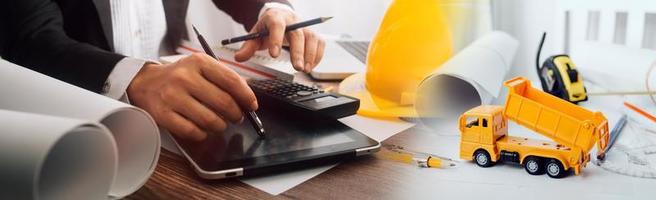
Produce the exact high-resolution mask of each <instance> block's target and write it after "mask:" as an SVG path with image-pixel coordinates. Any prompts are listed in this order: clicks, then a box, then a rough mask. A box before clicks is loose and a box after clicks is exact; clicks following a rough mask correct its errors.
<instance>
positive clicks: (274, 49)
mask: <svg viewBox="0 0 656 200" xmlns="http://www.w3.org/2000/svg"><path fill="white" fill-rule="evenodd" d="M267 19H268V20H267V21H266V22H265V24H266V29H267V30H269V37H267V39H266V40H265V42H264V45H265V46H266V47H267V48H269V55H271V57H274V58H277V57H278V56H280V48H282V42H283V40H284V39H285V26H286V23H285V20H284V19H283V18H282V17H270V18H267Z"/></svg>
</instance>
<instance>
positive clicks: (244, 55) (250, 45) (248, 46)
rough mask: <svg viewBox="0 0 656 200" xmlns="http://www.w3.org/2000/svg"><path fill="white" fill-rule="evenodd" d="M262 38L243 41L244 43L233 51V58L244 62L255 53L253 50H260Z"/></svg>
mask: <svg viewBox="0 0 656 200" xmlns="http://www.w3.org/2000/svg"><path fill="white" fill-rule="evenodd" d="M261 42H262V40H260V39H256V40H249V41H246V42H244V44H242V45H241V48H240V49H239V50H238V51H237V53H235V60H236V61H237V62H244V61H247V60H248V59H250V58H251V57H253V55H255V52H257V50H260V47H261V44H260V43H261Z"/></svg>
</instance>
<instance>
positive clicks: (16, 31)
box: [0, 0, 289, 93]
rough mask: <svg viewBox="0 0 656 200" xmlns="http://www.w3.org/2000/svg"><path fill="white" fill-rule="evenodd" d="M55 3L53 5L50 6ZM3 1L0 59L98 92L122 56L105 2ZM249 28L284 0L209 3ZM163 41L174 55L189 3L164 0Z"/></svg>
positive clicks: (183, 32) (184, 32)
mask: <svg viewBox="0 0 656 200" xmlns="http://www.w3.org/2000/svg"><path fill="white" fill-rule="evenodd" d="M53 1H54V2H53ZM53 1H50V0H2V3H1V4H0V5H2V6H1V7H0V56H2V58H4V59H6V60H8V61H10V62H13V63H16V64H18V65H21V66H24V67H28V68H30V69H32V70H35V71H37V72H40V73H43V74H46V75H48V76H51V77H54V78H57V79H60V80H63V81H65V82H68V83H71V84H73V85H77V86H79V87H82V88H85V89H88V90H91V91H94V92H97V93H100V92H102V88H103V85H104V83H105V81H106V79H107V77H108V76H109V74H110V73H111V71H112V70H113V68H114V66H115V65H116V63H118V62H119V61H120V60H121V59H123V58H124V56H123V55H119V54H116V53H112V52H113V51H114V47H113V35H112V26H111V24H112V22H111V14H110V13H111V10H110V6H109V0H53ZM213 1H214V4H215V5H216V6H217V7H218V8H219V9H221V10H223V11H224V12H226V13H228V14H229V15H230V16H231V17H232V18H233V19H234V20H235V21H237V22H238V23H241V24H243V25H244V27H245V28H246V30H249V29H250V28H251V27H252V26H253V25H254V24H255V23H256V22H257V14H258V13H259V11H260V9H261V8H262V6H264V4H265V3H267V2H280V3H285V4H288V5H289V3H288V2H287V1H286V0H213ZM162 2H163V6H164V13H165V15H166V24H167V32H166V36H165V42H166V45H167V47H168V49H169V50H171V51H173V50H174V49H175V47H177V46H178V45H179V43H180V41H181V40H182V39H185V38H187V28H186V27H187V26H186V24H185V18H186V13H187V8H188V5H189V0H162Z"/></svg>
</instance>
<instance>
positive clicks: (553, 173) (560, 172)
mask: <svg viewBox="0 0 656 200" xmlns="http://www.w3.org/2000/svg"><path fill="white" fill-rule="evenodd" d="M545 166H546V171H547V175H549V177H551V178H563V177H565V175H566V173H567V170H566V169H565V167H563V164H562V163H560V161H558V160H556V159H549V161H547V164H546V165H545Z"/></svg>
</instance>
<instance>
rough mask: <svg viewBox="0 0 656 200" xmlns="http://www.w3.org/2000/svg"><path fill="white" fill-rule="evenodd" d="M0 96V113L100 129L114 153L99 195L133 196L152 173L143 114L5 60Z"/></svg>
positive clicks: (156, 146)
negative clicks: (109, 178) (105, 189)
mask: <svg viewBox="0 0 656 200" xmlns="http://www.w3.org/2000/svg"><path fill="white" fill-rule="evenodd" d="M0 94H2V98H0V109H5V110H13V111H18V112H26V113H34V114H41V115H51V116H58V117H65V118H72V119H81V120H85V121H91V122H94V123H99V124H102V125H104V126H106V127H107V129H109V131H110V132H111V133H112V136H113V138H114V140H115V142H116V145H117V149H118V169H117V171H116V177H115V179H114V182H113V184H112V186H111V188H110V190H109V193H108V194H105V195H109V198H121V197H124V196H126V195H129V194H131V193H133V192H134V191H136V190H137V189H139V188H140V187H141V186H142V185H143V184H145V182H146V180H148V178H149V177H150V175H151V174H152V173H153V171H154V169H155V166H156V164H157V159H158V157H159V151H160V138H159V130H158V129H157V126H156V124H155V122H154V121H153V119H152V118H151V117H150V116H149V115H148V114H147V113H146V112H145V111H143V110H141V109H139V108H136V107H134V106H131V105H129V104H125V103H122V102H119V101H116V100H113V99H110V98H107V97H104V96H102V95H99V94H96V93H93V92H90V91H87V90H84V89H81V88H78V87H76V86H73V85H70V84H67V83H65V82H62V81H59V80H56V79H53V78H50V77H48V76H45V75H43V74H39V73H37V72H34V71H31V70H29V69H26V68H23V67H20V66H17V65H14V64H11V63H8V62H6V61H0ZM33 125H35V126H45V125H43V124H37V123H35V124H33ZM30 134H31V133H30ZM0 140H3V139H2V135H0ZM3 162H4V161H3Z"/></svg>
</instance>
